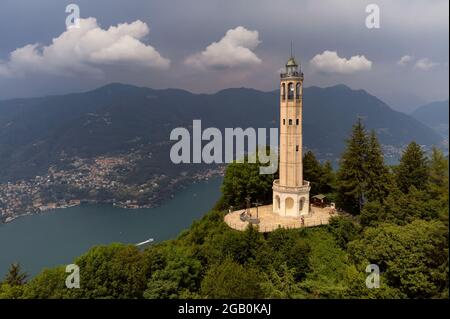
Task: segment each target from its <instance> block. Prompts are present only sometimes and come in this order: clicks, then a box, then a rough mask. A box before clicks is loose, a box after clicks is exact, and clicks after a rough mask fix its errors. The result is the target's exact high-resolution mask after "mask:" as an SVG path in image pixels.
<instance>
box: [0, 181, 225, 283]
mask: <svg viewBox="0 0 450 319" xmlns="http://www.w3.org/2000/svg"><path fill="white" fill-rule="evenodd" d="M221 183H222V179H221V178H214V179H210V180H209V181H202V182H197V183H194V184H191V185H190V186H189V187H187V188H185V189H184V190H181V191H180V192H179V193H177V195H176V196H175V197H174V198H172V199H169V200H167V201H166V202H165V203H164V204H162V205H161V206H159V207H156V208H148V209H124V208H118V207H114V206H111V205H81V206H77V207H70V208H65V209H56V210H53V211H49V212H46V213H43V214H39V215H31V216H25V217H22V218H19V219H16V220H14V221H13V222H11V223H9V224H0V278H3V277H4V275H5V273H6V272H7V270H8V268H9V265H10V264H11V263H13V262H20V263H21V265H22V268H23V269H24V270H25V271H26V272H28V273H29V274H30V275H36V274H38V273H39V272H40V271H41V270H42V269H43V268H44V267H53V266H57V265H65V264H70V263H72V261H73V260H74V258H75V257H77V256H79V255H81V254H83V253H85V252H86V251H87V250H88V249H89V248H91V247H92V246H94V245H98V244H109V243H112V242H121V243H131V244H136V243H139V242H142V241H145V240H147V239H149V238H154V240H155V242H159V241H162V240H166V239H171V238H175V237H176V236H177V235H178V234H179V233H180V232H181V231H182V230H184V229H187V228H189V226H190V225H191V224H192V222H193V221H194V220H196V219H199V218H201V217H202V216H203V215H204V214H205V213H206V212H208V211H209V210H210V209H211V208H212V207H213V205H214V204H215V203H216V201H217V200H218V199H219V196H220V185H221Z"/></svg>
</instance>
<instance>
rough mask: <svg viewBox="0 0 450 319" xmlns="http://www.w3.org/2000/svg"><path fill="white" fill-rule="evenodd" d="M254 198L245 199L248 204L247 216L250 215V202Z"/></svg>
mask: <svg viewBox="0 0 450 319" xmlns="http://www.w3.org/2000/svg"><path fill="white" fill-rule="evenodd" d="M251 199H252V198H251V197H250V195H249V196H247V197H245V201H246V202H247V214H250V200H251Z"/></svg>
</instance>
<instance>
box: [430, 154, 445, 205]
mask: <svg viewBox="0 0 450 319" xmlns="http://www.w3.org/2000/svg"><path fill="white" fill-rule="evenodd" d="M428 191H429V193H430V194H431V196H432V198H435V199H441V200H443V201H444V202H447V203H448V159H447V158H445V156H444V154H443V153H442V151H441V150H439V149H438V148H436V147H433V150H432V153H431V158H430V175H429V183H428Z"/></svg>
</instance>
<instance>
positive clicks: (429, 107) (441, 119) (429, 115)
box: [411, 100, 449, 138]
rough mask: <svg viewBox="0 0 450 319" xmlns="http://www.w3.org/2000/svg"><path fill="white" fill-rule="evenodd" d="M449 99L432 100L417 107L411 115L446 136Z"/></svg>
mask: <svg viewBox="0 0 450 319" xmlns="http://www.w3.org/2000/svg"><path fill="white" fill-rule="evenodd" d="M448 110H449V101H448V100H447V101H441V102H433V103H429V104H426V105H423V106H421V107H419V108H417V109H416V110H415V111H414V112H412V113H411V115H412V116H413V117H414V118H415V119H417V120H418V121H420V122H422V123H424V124H425V125H428V126H429V127H430V128H432V129H434V130H435V131H436V132H438V133H439V134H441V135H442V136H444V137H447V138H448V124H449V123H448Z"/></svg>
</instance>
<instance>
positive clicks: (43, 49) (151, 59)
mask: <svg viewBox="0 0 450 319" xmlns="http://www.w3.org/2000/svg"><path fill="white" fill-rule="evenodd" d="M149 32H150V30H149V28H148V26H147V24H146V23H144V22H142V21H139V20H137V21H135V22H132V23H122V24H118V25H117V26H111V27H109V28H108V29H102V28H101V27H100V26H99V25H98V24H97V20H96V19H95V18H87V19H80V27H79V28H70V29H68V30H66V31H65V32H63V33H62V34H61V35H59V36H58V37H57V38H55V39H53V41H52V43H51V44H50V45H47V46H45V45H41V44H38V43H35V44H28V45H25V46H24V47H21V48H18V49H16V50H14V51H13V52H11V53H10V56H9V59H8V60H7V61H4V62H1V61H0V75H3V76H5V75H6V76H16V75H22V74H26V73H29V72H37V73H47V74H54V75H68V74H73V73H80V72H83V73H88V74H92V75H100V74H102V66H104V65H107V64H118V63H130V64H136V65H139V66H142V67H153V68H162V69H165V68H168V67H169V65H170V60H168V59H166V58H164V57H162V56H161V55H160V54H159V53H158V51H156V50H155V49H154V48H153V47H152V46H150V45H146V44H144V43H143V42H141V40H142V39H143V38H144V37H145V36H146V35H148V34H149Z"/></svg>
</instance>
